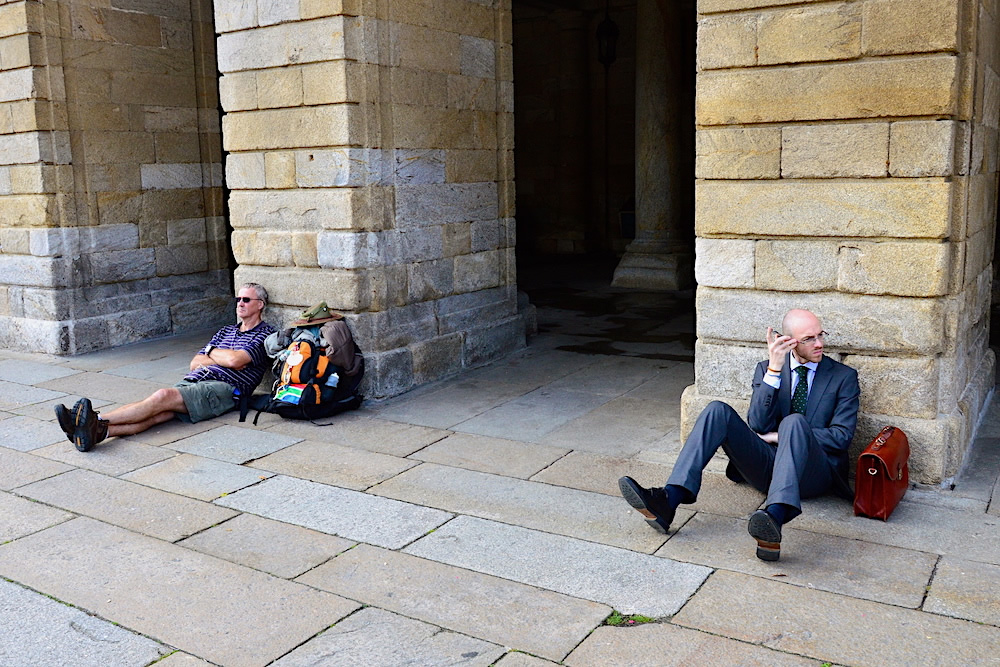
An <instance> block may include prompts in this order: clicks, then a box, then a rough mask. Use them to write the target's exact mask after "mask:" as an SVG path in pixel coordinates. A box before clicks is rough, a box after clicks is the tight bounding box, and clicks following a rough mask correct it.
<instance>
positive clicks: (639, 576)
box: [404, 516, 712, 618]
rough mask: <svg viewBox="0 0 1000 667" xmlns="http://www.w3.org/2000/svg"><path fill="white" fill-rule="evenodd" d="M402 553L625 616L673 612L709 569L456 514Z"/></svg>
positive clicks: (662, 614) (689, 594) (701, 580)
mask: <svg viewBox="0 0 1000 667" xmlns="http://www.w3.org/2000/svg"><path fill="white" fill-rule="evenodd" d="M404 551H405V552H406V553H409V554H413V555H415V556H420V557H422V558H427V559H429V560H434V561H438V562H440V563H446V564H448V565H456V566H458V567H462V568H465V569H467V570H473V571H475V572H482V573H483V574H492V575H494V576H497V577H502V578H503V579H510V580H512V581H518V582H521V583H523V584H529V585H531V586H538V587H540V588H544V589H546V590H550V591H556V592H557V593H565V594H566V595H572V596H573V597H578V598H583V599H585V600H592V601H594V602H601V603H603V604H607V605H609V606H611V607H613V608H614V609H617V610H618V611H620V612H621V613H623V614H643V615H645V616H651V617H654V618H656V617H661V616H671V615H673V614H675V613H677V610H678V609H680V608H681V606H682V605H683V604H684V603H685V602H686V601H687V600H688V598H689V597H691V596H692V595H694V593H695V591H697V590H698V587H699V586H701V584H702V582H704V581H705V579H706V578H707V577H708V575H709V574H711V572H712V571H711V570H710V569H709V568H707V567H700V566H698V565H689V564H687V563H679V562H676V561H672V560H669V559H666V558H659V557H657V556H648V555H646V554H637V553H635V552H634V551H628V550H626V549H619V548H617V547H609V546H605V545H603V544H594V543H593V542H585V541H583V540H578V539H574V538H572V537H563V536H561V535H552V534H550V533H542V532H539V531H536V530H530V529H528V528H521V527H519V526H510V525H507V524H502V523H497V522H495V521H487V520H485V519H477V518H473V517H468V516H459V517H456V518H455V519H453V520H452V521H449V522H448V523H446V524H445V525H443V526H441V527H440V528H438V529H437V530H436V531H434V532H433V533H430V534H429V535H427V536H426V537H423V538H421V539H419V540H417V541H416V542H414V543H413V544H411V545H410V546H408V547H406V549H404Z"/></svg>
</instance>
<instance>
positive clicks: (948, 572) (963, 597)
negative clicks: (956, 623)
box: [923, 556, 1000, 626]
mask: <svg viewBox="0 0 1000 667" xmlns="http://www.w3.org/2000/svg"><path fill="white" fill-rule="evenodd" d="M997 582H1000V567H998V566H996V565H990V564H988V563H976V562H974V561H969V560H963V559H961V558H953V557H951V556H945V557H943V558H942V559H941V562H940V563H938V566H937V570H936V571H935V572H934V580H933V581H932V582H931V586H930V590H929V591H928V592H927V600H926V601H925V602H924V606H923V609H924V611H929V612H933V613H935V614H942V615H944V616H952V617H954V618H964V619H966V620H969V621H975V622H977V623H988V624H990V625H997V626H1000V587H998V586H997Z"/></svg>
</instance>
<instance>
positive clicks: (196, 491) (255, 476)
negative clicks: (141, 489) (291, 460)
mask: <svg viewBox="0 0 1000 667" xmlns="http://www.w3.org/2000/svg"><path fill="white" fill-rule="evenodd" d="M151 449H154V450H156V451H161V452H162V451H163V450H161V449H160V448H158V447H152V448H151ZM271 476H272V474H271V473H269V472H266V471H262V470H251V469H249V468H244V467H243V466H238V465H235V464H232V463H226V462H225V461H216V460H214V459H206V458H203V457H201V456H194V455H193V454H180V455H178V456H174V457H173V458H169V459H167V460H166V461H162V462H160V463H154V464H153V465H149V466H146V467H145V468H140V469H138V470H135V471H134V472H130V473H128V474H127V475H122V479H125V480H128V481H130V482H136V483H137V484H142V485H143V486H151V487H153V488H154V489H160V490H161V491H169V492H171V493H176V494H179V495H182V496H187V497H189V498H197V499H198V500H205V501H212V500H215V499H216V498H218V497H219V496H222V495H225V494H227V493H232V492H234V491H238V490H239V489H242V488H244V487H247V486H250V485H252V484H257V483H258V482H260V481H261V480H262V479H267V478H269V477H271Z"/></svg>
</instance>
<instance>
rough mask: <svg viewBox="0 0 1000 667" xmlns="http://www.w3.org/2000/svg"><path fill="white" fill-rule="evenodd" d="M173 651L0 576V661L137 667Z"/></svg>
mask: <svg viewBox="0 0 1000 667" xmlns="http://www.w3.org/2000/svg"><path fill="white" fill-rule="evenodd" d="M172 650H173V649H171V648H168V647H166V646H163V645H162V644H159V643H157V642H155V641H153V640H151V639H148V638H146V637H143V636H141V635H137V634H136V633H134V632H130V631H128V630H126V629H124V628H121V627H118V626H116V625H115V624H113V623H109V622H108V621H104V620H101V619H99V618H96V617H94V616H91V615H89V614H87V613H86V612H84V611H81V610H79V609H74V608H73V607H70V606H68V605H65V604H61V603H59V602H56V601H55V600H53V599H51V598H48V597H46V596H44V595H41V594H40V593H35V592H34V591H29V590H28V589H26V588H22V587H21V586H18V585H17V584H14V583H11V582H9V581H3V580H0V665H9V666H11V667H13V666H15V665H31V667H65V666H66V665H115V666H116V667H132V666H134V667H142V666H144V665H148V664H149V663H151V662H154V661H155V660H157V659H158V658H160V657H161V656H163V655H166V654H167V653H169V652H170V651H172ZM157 664H163V663H157Z"/></svg>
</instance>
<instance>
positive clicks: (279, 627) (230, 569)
mask: <svg viewBox="0 0 1000 667" xmlns="http://www.w3.org/2000/svg"><path fill="white" fill-rule="evenodd" d="M95 554H99V557H95ZM0 574H2V575H3V576H5V577H9V578H11V579H14V580H16V581H19V582H21V583H24V584H25V585H27V586H31V587H32V588H35V589H37V590H39V591H42V592H44V593H46V594H49V595H53V596H55V597H56V598H58V599H60V600H65V601H66V602H69V603H70V604H73V605H76V606H79V607H82V608H84V609H87V610H89V611H91V612H94V613H96V614H99V615H101V616H103V617H104V618H107V619H110V620H113V621H115V622H116V623H120V624H121V625H124V626H126V627H129V628H132V629H133V630H136V631H137V632H141V633H143V634H146V635H148V636H150V637H154V638H156V639H157V640H159V641H162V642H164V643H167V644H170V645H171V646H176V647H177V648H179V649H181V650H182V651H185V652H187V653H190V654H192V655H195V656H199V657H201V658H204V659H206V660H209V661H211V662H214V663H217V664H220V665H266V664H268V663H269V662H271V661H272V660H274V659H276V658H278V657H279V656H281V655H284V654H285V653H287V652H288V651H290V650H292V649H293V648H295V647H296V646H298V645H299V644H301V643H303V642H304V641H306V640H307V639H309V638H310V637H312V636H313V635H315V634H316V633H317V632H319V631H321V630H323V629H324V628H326V627H328V626H329V625H330V624H332V623H334V622H336V621H337V620H339V619H341V618H343V617H344V616H346V615H347V614H349V613H351V612H352V611H354V610H356V609H357V608H358V604H357V603H355V602H351V601H349V600H345V599H343V598H341V597H338V596H336V595H331V594H330V593H326V592H323V591H317V590H314V589H311V588H309V587H307V586H302V585H300V584H296V583H294V582H290V581H286V580H284V579H278V578H277V577H272V576H270V575H268V574H264V573H263V572H257V571H256V570H251V569H250V568H246V567H242V566H239V565H233V564H232V563H227V562H226V561H222V560H219V559H217V558H213V557H211V556H207V555H205V554H200V553H198V552H196V551H191V550H190V549H185V548H183V547H179V546H177V545H174V544H169V543H166V542H163V541H161V540H157V539H154V538H151V537H146V536H143V535H137V534H136V533H133V532H130V531H127V530H123V529H121V528H117V527H115V526H109V525H107V524H104V523H101V522H99V521H94V520H93V519H87V518H78V519H73V520H72V521H68V522H66V523H64V524H60V525H59V526H55V527H53V528H50V529H48V530H46V531H43V532H41V533H36V534H35V535H31V536H29V537H26V538H23V539H21V540H17V541H16V542H11V543H9V544H6V545H3V546H0ZM71 664H73V663H71ZM108 664H113V663H108Z"/></svg>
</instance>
